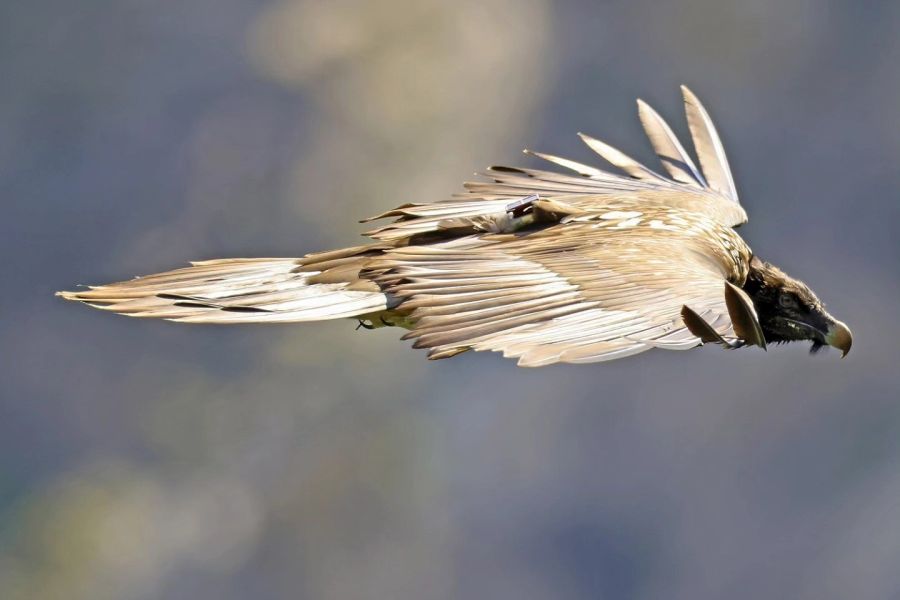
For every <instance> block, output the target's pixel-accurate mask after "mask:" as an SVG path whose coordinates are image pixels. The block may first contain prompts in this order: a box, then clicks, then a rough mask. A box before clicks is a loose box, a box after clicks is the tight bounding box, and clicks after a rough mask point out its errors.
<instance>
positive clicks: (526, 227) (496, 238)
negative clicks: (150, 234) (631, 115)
mask: <svg viewBox="0 0 900 600" xmlns="http://www.w3.org/2000/svg"><path fill="white" fill-rule="evenodd" d="M682 90H683V93H684V100H685V107H686V113H687V119H688V125H689V128H690V131H691V136H692V138H693V141H694V149H695V151H696V152H697V155H698V158H699V164H700V166H701V167H702V172H701V170H700V169H699V168H698V167H697V166H696V165H695V163H694V161H693V159H692V158H691V157H690V155H689V154H688V152H687V151H686V150H685V149H684V147H683V146H682V145H681V143H680V142H679V141H678V139H677V138H676V137H675V135H674V134H673V133H672V130H671V129H670V128H669V126H668V125H667V124H666V123H665V121H663V119H662V118H661V117H660V116H659V114H657V113H656V111H654V110H653V109H652V108H650V107H649V106H648V105H647V104H645V103H644V102H642V101H638V109H639V116H640V119H641V123H642V124H643V126H644V128H645V130H646V132H647V135H648V137H649V138H650V141H651V142H652V144H653V147H654V149H655V150H656V152H657V154H658V155H659V157H660V159H661V160H662V163H663V166H664V168H665V171H666V173H667V174H668V176H664V175H661V174H659V173H656V172H654V171H652V170H650V169H649V168H648V167H646V166H644V165H642V164H640V163H638V162H636V161H635V160H634V159H632V158H630V157H628V156H626V155H625V154H623V153H622V152H620V151H618V150H616V149H615V148H612V147H611V146H609V145H608V144H606V143H604V142H601V141H599V140H596V139H594V138H592V137H590V136H587V135H584V134H579V135H581V137H582V139H583V140H584V142H585V143H586V144H587V145H588V147H589V148H591V149H592V150H594V151H595V152H596V153H597V154H599V155H600V156H601V157H602V158H604V159H605V160H606V161H607V162H609V163H611V164H612V165H614V166H615V167H618V168H619V169H621V170H622V171H624V173H625V174H626V175H619V174H615V173H612V172H609V171H606V170H603V169H600V168H597V167H593V166H589V165H584V164H581V163H577V162H575V161H571V160H568V159H564V158H560V157H556V156H552V155H548V154H541V153H532V154H534V155H535V156H538V157H540V158H543V159H545V160H547V161H550V162H552V163H554V164H556V165H558V166H560V167H563V168H565V169H568V170H570V171H573V172H574V174H565V173H557V172H551V171H545V170H539V169H526V168H510V167H492V168H490V169H489V170H488V171H487V172H486V173H485V174H484V175H485V176H486V177H487V180H486V181H479V182H470V183H467V184H466V190H467V191H466V192H465V193H462V194H457V195H455V196H453V197H452V198H450V199H448V200H446V201H443V202H435V203H423V204H407V205H404V206H400V207H398V208H395V209H393V210H390V211H388V212H385V213H382V214H380V215H377V216H375V217H372V218H371V219H367V221H372V220H378V219H385V218H393V219H394V220H393V221H392V222H390V223H388V224H386V225H382V226H380V227H378V228H376V229H373V230H371V231H369V232H368V234H367V235H369V236H370V237H371V238H373V240H374V242H373V243H371V244H369V245H364V246H358V247H354V248H345V249H341V250H336V251H331V252H322V253H317V254H310V255H307V256H305V257H303V258H299V259H292V258H263V259H225V260H213V261H204V262H199V263H192V266H190V267H186V268H184V269H178V270H175V271H170V272H167V273H161V274H157V275H151V276H148V277H141V278H137V279H133V280H131V281H126V282H122V283H117V284H111V285H104V286H96V287H91V288H90V289H88V290H85V291H79V292H61V294H62V296H64V297H65V298H67V299H70V300H77V301H81V302H84V303H87V304H90V305H92V306H96V307H98V308H101V309H104V310H110V311H113V312H118V313H122V314H127V315H130V316H138V317H161V318H165V319H170V320H175V321H182V322H193V323H271V322H289V321H312V320H323V319H336V318H354V319H359V320H360V322H361V323H363V324H365V325H366V326H367V327H374V326H384V325H397V326H402V327H405V328H407V329H409V330H410V331H409V332H408V333H407V334H406V336H404V337H405V338H408V339H413V340H414V345H415V346H416V347H420V348H426V349H428V351H429V356H430V357H431V358H443V357H447V356H452V355H454V354H458V353H459V352H462V351H465V350H469V349H474V350H494V351H499V352H502V353H503V354H504V355H505V356H510V357H515V358H517V359H518V360H519V364H521V365H525V366H540V365H546V364H551V363H555V362H570V363H586V362H596V361H603V360H610V359H614V358H619V357H623V356H628V355H631V354H636V353H639V352H643V351H645V350H648V349H651V348H664V349H687V348H691V347H694V346H697V345H699V344H700V343H702V342H715V343H720V344H722V345H724V346H726V347H738V346H740V345H744V344H750V345H759V346H762V347H765V345H766V340H767V338H766V332H765V331H764V328H763V326H762V325H761V323H760V319H759V317H758V315H757V312H756V309H755V303H756V301H757V298H755V297H753V298H751V296H750V295H748V294H747V292H745V291H744V289H742V288H743V287H744V286H745V283H747V281H748V275H749V274H750V269H751V263H752V260H751V259H752V253H751V251H750V249H749V248H748V246H747V245H746V244H745V243H744V241H743V240H742V239H741V238H740V236H738V235H737V233H736V232H735V231H734V229H733V228H734V227H736V226H738V225H740V224H742V223H745V222H746V220H747V215H746V213H745V212H744V209H743V208H742V207H741V206H740V204H739V203H738V196H737V191H736V189H735V186H734V181H733V178H732V176H731V171H730V169H729V167H728V161H727V159H726V157H725V153H724V150H723V148H722V144H721V141H720V140H719V136H718V134H717V132H716V130H715V128H714V126H713V124H712V121H711V120H710V118H709V115H708V114H707V112H706V110H705V109H704V108H703V106H702V104H700V102H699V100H697V98H696V96H694V95H693V93H691V92H690V91H689V90H688V89H687V88H682ZM779 273H780V271H779ZM782 275H783V274H782ZM754 281H755V280H754ZM763 287H765V286H763ZM810 294H811V292H810ZM819 306H820V305H819ZM825 314H826V315H827V313H825ZM837 323H839V322H837ZM840 326H841V327H843V329H844V330H846V333H844V331H843V330H841V331H839V332H838V334H834V335H837V337H834V335H832V334H831V333H829V334H828V335H832V337H833V338H834V339H838V338H840V340H841V343H842V344H843V345H842V346H841V347H842V348H844V346H846V349H849V344H850V341H849V339H850V338H849V330H848V329H846V326H843V324H840ZM797 328H799V326H797ZM829 331H831V330H829ZM823 335H825V334H823ZM820 337H821V336H820ZM809 339H813V338H809ZM816 339H817V340H818V338H816ZM776 341H782V340H776ZM815 343H817V344H818V343H819V341H816V342H815ZM827 343H830V342H827ZM846 349H845V351H846Z"/></svg>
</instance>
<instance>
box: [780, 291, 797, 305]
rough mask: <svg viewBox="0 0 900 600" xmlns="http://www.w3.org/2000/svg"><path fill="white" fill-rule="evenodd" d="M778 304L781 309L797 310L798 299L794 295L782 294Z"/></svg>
mask: <svg viewBox="0 0 900 600" xmlns="http://www.w3.org/2000/svg"><path fill="white" fill-rule="evenodd" d="M778 304H779V305H780V306H781V308H797V298H796V296H794V295H793V294H787V293H785V294H781V295H780V296H778Z"/></svg>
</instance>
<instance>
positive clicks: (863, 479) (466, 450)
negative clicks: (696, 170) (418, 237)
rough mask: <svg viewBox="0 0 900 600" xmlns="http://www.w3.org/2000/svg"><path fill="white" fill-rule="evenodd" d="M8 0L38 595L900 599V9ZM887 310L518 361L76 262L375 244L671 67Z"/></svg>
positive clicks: (611, 117) (9, 218)
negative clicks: (179, 302) (140, 312)
mask: <svg viewBox="0 0 900 600" xmlns="http://www.w3.org/2000/svg"><path fill="white" fill-rule="evenodd" d="M662 4H663V3H657V2H653V1H651V0H621V1H612V2H602V3H601V2H592V1H589V0H561V1H558V2H552V3H551V2H550V1H549V0H457V1H455V2H443V1H440V0H423V1H421V2H417V3H415V4H414V5H413V4H410V3H408V2H402V1H400V0H378V1H376V2H372V1H368V0H332V1H330V2H323V1H320V0H271V1H262V0H182V1H180V2H158V1H155V2H151V1H150V0H120V1H118V2H99V1H85V2H78V3H70V2H62V1H60V0H31V1H25V0H19V1H9V2H3V3H2V4H0V81H2V82H3V84H2V86H0V132H2V135H0V194H2V195H0V198H2V200H0V201H2V203H3V212H2V214H3V217H2V221H0V250H2V256H3V267H2V273H3V276H2V280H0V286H2V293H0V311H2V312H0V395H2V399H0V589H2V595H3V598H4V599H6V600H19V599H26V598H27V599H34V598H40V599H57V598H58V599H63V598H65V599H101V600H102V599H107V598H109V599H136V600H141V599H152V598H173V599H182V598H183V599H188V598H191V599H197V598H210V599H223V600H230V599H239V598H258V599H280V598H304V599H306V598H309V599H315V600H318V599H338V600H354V599H369V598H392V599H450V598H491V599H500V600H503V599H507V598H508V599H532V598H533V599H538V598H554V599H562V600H568V599H582V598H625V599H632V598H633V599H651V598H667V599H685V600H688V599H691V600H694V599H706V598H732V599H756V598H793V599H822V598H855V599H869V598H871V599H875V598H889V597H893V598H896V597H898V596H900V570H898V569H897V565H898V564H900V500H898V498H900V368H898V367H900V364H898V342H897V340H898V339H900V319H898V315H897V311H898V292H900V235H898V234H897V233H896V228H897V226H898V225H897V223H898V217H900V208H898V207H900V198H898V190H900V169H898V163H900V112H898V107H900V69H898V64H900V36H898V35H897V32H898V29H900V3H897V2H889V1H883V2H865V3H863V2H854V1H846V2H838V1H832V2H825V1H814V0H787V1H785V0H763V1H760V2H752V3H751V2H739V1H733V2H721V1H718V0H687V1H685V2H677V3H666V4H665V5H662ZM680 83H687V84H689V85H690V86H692V87H693V89H694V91H696V92H697V93H698V95H699V96H700V97H701V98H702V99H703V100H704V102H705V103H706V104H707V106H708V108H709V109H710V111H711V113H712V114H713V117H714V118H715V120H716V123H717V125H718V127H719V130H720V132H721V133H722V135H723V138H724V141H725V145H726V148H727V150H728V152H729V157H730V159H731V164H732V166H733V168H734V170H735V176H736V179H737V182H738V186H739V189H740V193H741V196H742V200H743V203H744V205H745V206H746V207H747V209H748V212H749V213H750V216H751V220H750V223H749V224H748V225H746V226H745V227H744V228H743V229H742V230H741V233H742V234H743V235H744V236H745V237H746V238H747V239H748V241H749V243H750V244H751V245H752V246H753V247H754V248H756V249H757V250H758V252H759V253H760V254H761V255H762V256H763V257H764V258H767V259H768V260H772V261H773V262H776V263H777V264H779V265H781V266H783V267H784V268H785V269H786V270H788V271H789V272H790V273H793V274H795V275H796V276H799V277H800V278H802V279H804V280H805V281H807V282H808V283H809V284H810V285H811V286H812V287H813V288H814V289H815V290H816V291H817V292H818V293H819V295H820V296H821V297H822V298H824V299H825V300H826V301H828V302H829V309H830V310H831V312H832V313H833V314H835V315H836V316H837V317H838V318H840V319H843V320H845V321H847V323H849V325H850V326H851V327H852V328H853V331H854V334H855V337H856V344H855V346H854V349H853V352H852V353H851V354H850V355H849V357H848V358H847V359H846V360H843V361H840V360H838V355H837V353H836V352H829V353H824V355H819V356H815V357H810V356H808V355H807V351H806V346H805V345H799V346H792V347H779V348H772V349H770V351H769V352H768V353H764V352H759V351H752V350H751V351H739V352H721V351H719V350H718V349H714V348H704V349H700V350H696V351H692V352H690V353H665V352H651V353H647V354H644V355H641V356H638V357H635V358H629V359H627V360H623V361H620V362H615V363H610V364H603V365H589V366H577V367H576V366H554V367H549V368H543V369H538V370H526V369H519V368H516V367H515V365H514V363H513V362H510V361H506V360H504V359H503V358H501V357H500V356H498V355H493V354H483V353H482V354H474V353H469V354H465V355H462V356H460V357H457V358H454V359H452V360H448V361H440V362H436V363H431V362H428V361H426V360H425V359H424V355H423V354H422V353H419V352H417V351H414V350H411V349H410V348H409V346H408V343H404V342H399V341H398V340H397V338H398V337H399V335H400V333H399V332H397V331H395V330H391V329H382V330H378V331H358V332H357V331H354V326H355V323H352V322H330V323H322V324H311V325H310V324H308V325H296V326H279V327H255V328H254V327H234V328H227V327H198V326H184V325H176V324H170V323H165V322H151V321H142V320H130V319H126V318H122V317H117V316H113V315H109V314H104V313H101V312H99V311H92V310H88V309H87V308H84V307H79V306H75V305H72V304H66V303H63V302H62V301H61V300H59V299H57V298H54V297H53V292H54V291H56V290H60V289H71V288H72V286H73V285H75V284H79V283H104V282H108V281H115V280H121V279H126V278H130V277H131V276H133V275H138V274H147V273H151V272H155V271H159V270H164V269H169V268H173V267H176V266H181V265H183V264H184V263H185V261H187V260H198V259H206V258H214V257H228V256H273V255H274V256H297V255H301V254H304V253H306V252H310V251H315V250H320V249H325V248H330V247H337V246H342V245H350V244H354V243H356V242H357V240H359V239H360V238H358V237H357V236H358V234H359V233H360V232H361V231H362V227H361V226H359V225H358V224H357V223H356V220H357V219H359V218H362V217H365V216H368V215H371V214H374V213H377V212H380V211H382V210H384V209H386V208H389V207H392V206H395V205H397V204H401V203H404V202H411V201H432V200H439V199H443V198H446V197H448V195H449V194H450V193H452V192H455V191H458V190H459V189H460V184H461V182H462V181H463V180H465V179H470V178H471V174H472V172H473V171H475V170H477V169H481V168H483V167H485V166H487V165H488V164H493V163H506V164H510V163H512V164H522V163H523V162H524V163H526V164H527V163H528V161H526V159H525V158H524V157H523V156H522V155H521V154H520V152H519V150H520V148H521V147H523V146H525V145H528V146H529V147H532V148H535V149H538V150H544V151H548V152H553V153H557V154H562V155H565V156H572V157H574V158H579V159H581V160H593V159H590V153H589V151H587V150H586V149H583V148H582V147H580V143H579V141H578V140H577V138H576V137H575V135H574V134H575V132H576V131H579V130H583V131H585V132H587V133H590V134H592V135H595V136H598V137H600V138H602V139H604V140H606V141H608V142H610V143H613V144H614V145H616V146H618V147H620V148H622V149H623V150H624V151H626V152H627V153H629V154H632V155H634V156H637V157H640V158H643V159H645V160H648V161H652V155H651V152H650V150H649V148H648V144H647V143H646V142H645V140H643V133H642V131H641V129H640V126H639V124H638V121H637V118H636V110H635V105H634V99H635V98H636V97H642V98H644V99H645V100H647V101H648V102H650V103H651V104H652V105H653V106H654V107H656V108H657V109H658V110H659V111H660V112H661V113H662V114H664V115H666V116H667V117H668V119H669V121H670V122H671V123H672V125H673V126H674V127H675V128H676V130H677V131H678V132H681V133H684V132H685V130H686V127H685V126H684V123H683V118H682V116H681V106H680V97H679V92H678V87H677V86H678V84H680Z"/></svg>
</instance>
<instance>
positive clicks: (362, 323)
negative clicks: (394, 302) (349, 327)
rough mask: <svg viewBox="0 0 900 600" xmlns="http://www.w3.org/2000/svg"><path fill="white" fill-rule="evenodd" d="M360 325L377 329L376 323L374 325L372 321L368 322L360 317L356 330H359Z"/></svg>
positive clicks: (364, 327)
mask: <svg viewBox="0 0 900 600" xmlns="http://www.w3.org/2000/svg"><path fill="white" fill-rule="evenodd" d="M360 327H362V328H363V329H375V326H374V325H372V324H371V323H366V322H365V321H363V320H362V319H359V325H357V326H356V329H355V330H354V331H359V328H360Z"/></svg>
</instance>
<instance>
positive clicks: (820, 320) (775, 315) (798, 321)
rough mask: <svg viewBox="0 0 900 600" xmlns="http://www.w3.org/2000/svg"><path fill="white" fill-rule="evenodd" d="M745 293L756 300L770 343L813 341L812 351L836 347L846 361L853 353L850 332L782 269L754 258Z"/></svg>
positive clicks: (754, 301)
mask: <svg viewBox="0 0 900 600" xmlns="http://www.w3.org/2000/svg"><path fill="white" fill-rule="evenodd" d="M744 291H745V292H747V294H748V295H749V296H750V298H752V299H753V305H754V308H756V313H757V316H758V317H759V324H760V325H761V326H762V330H763V334H764V335H765V338H766V342H767V343H775V344H779V343H784V342H795V341H803V340H809V341H811V342H812V346H811V347H810V352H812V353H814V352H818V351H819V350H820V349H821V348H822V346H826V345H827V346H833V347H834V348H837V349H839V350H840V351H841V352H842V354H841V357H842V358H843V357H844V356H846V355H847V353H848V352H849V351H850V345H851V344H852V343H853V336H852V334H851V333H850V329H849V328H848V327H847V326H846V325H845V324H844V323H842V322H841V321H838V320H837V319H835V318H834V317H832V316H831V315H829V314H828V312H827V311H826V310H825V306H824V305H823V304H822V301H821V300H819V298H818V297H816V295H815V294H814V293H813V291H812V290H811V289H809V287H808V286H807V285H806V284H805V283H803V282H802V281H799V280H797V279H794V278H792V277H790V276H789V275H787V274H785V273H784V272H783V271H782V270H781V269H779V268H778V267H776V266H774V265H771V264H769V263H767V262H765V261H763V260H760V259H759V258H757V257H755V256H754V257H753V259H752V260H751V261H750V273H749V275H748V276H747V282H746V283H745V284H744Z"/></svg>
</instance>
